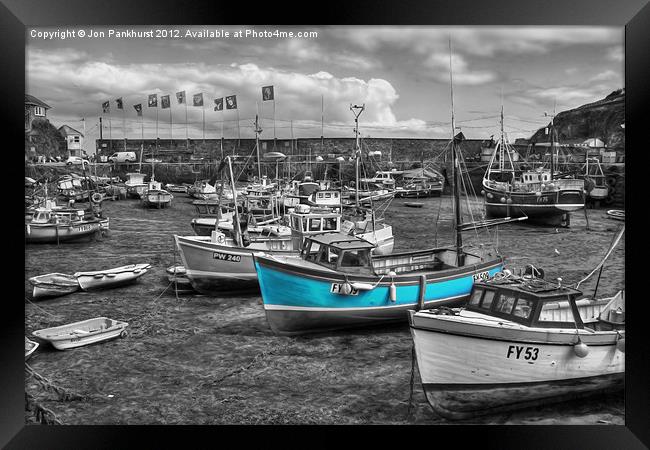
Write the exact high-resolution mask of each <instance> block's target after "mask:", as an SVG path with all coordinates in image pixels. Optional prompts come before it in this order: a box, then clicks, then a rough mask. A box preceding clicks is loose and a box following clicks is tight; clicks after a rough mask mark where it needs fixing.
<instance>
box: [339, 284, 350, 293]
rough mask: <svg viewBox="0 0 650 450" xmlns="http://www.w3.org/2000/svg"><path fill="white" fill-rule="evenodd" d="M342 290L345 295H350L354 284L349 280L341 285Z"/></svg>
mask: <svg viewBox="0 0 650 450" xmlns="http://www.w3.org/2000/svg"><path fill="white" fill-rule="evenodd" d="M341 292H343V294H344V295H350V294H351V293H352V285H351V284H350V283H348V282H345V283H343V285H342V286H341Z"/></svg>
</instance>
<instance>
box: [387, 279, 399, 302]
mask: <svg viewBox="0 0 650 450" xmlns="http://www.w3.org/2000/svg"><path fill="white" fill-rule="evenodd" d="M388 293H389V298H390V301H391V302H396V301H397V287H396V286H395V283H391V284H390V286H389V287H388Z"/></svg>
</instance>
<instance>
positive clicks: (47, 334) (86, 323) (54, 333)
mask: <svg viewBox="0 0 650 450" xmlns="http://www.w3.org/2000/svg"><path fill="white" fill-rule="evenodd" d="M128 326H129V324H128V323H126V322H122V321H119V320H115V319H109V318H108V317H96V318H94V319H88V320H82V321H80V322H74V323H70V324H67V325H61V326H58V327H52V328H45V329H43V330H38V331H34V332H33V333H32V335H34V336H35V337H37V338H39V339H42V340H44V341H46V342H49V343H51V344H52V345H53V346H54V348H56V349H57V350H65V349H68V348H75V347H82V346H84V345H89V344H94V343H97V342H102V341H106V340H108V339H113V338H116V337H118V336H121V337H125V336H126V334H127V333H126V327H128Z"/></svg>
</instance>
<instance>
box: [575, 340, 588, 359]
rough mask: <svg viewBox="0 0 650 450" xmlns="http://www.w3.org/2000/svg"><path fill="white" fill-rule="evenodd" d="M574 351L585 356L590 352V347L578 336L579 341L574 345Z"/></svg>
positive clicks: (581, 356)
mask: <svg viewBox="0 0 650 450" xmlns="http://www.w3.org/2000/svg"><path fill="white" fill-rule="evenodd" d="M573 351H574V352H575V354H576V355H577V356H578V357H579V358H584V357H585V356H587V355H588V354H589V347H587V344H585V343H584V342H582V341H581V340H580V338H578V343H577V344H575V345H574V346H573Z"/></svg>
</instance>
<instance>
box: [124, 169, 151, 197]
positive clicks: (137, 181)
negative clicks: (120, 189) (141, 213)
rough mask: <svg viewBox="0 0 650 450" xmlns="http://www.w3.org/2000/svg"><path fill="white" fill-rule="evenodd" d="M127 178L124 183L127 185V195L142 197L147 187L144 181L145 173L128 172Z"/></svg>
mask: <svg viewBox="0 0 650 450" xmlns="http://www.w3.org/2000/svg"><path fill="white" fill-rule="evenodd" d="M126 176H127V180H126V182H125V183H124V184H125V186H126V195H127V197H129V198H141V197H142V194H143V193H144V191H145V190H146V189H147V184H146V183H145V182H144V177H145V176H146V175H145V174H144V173H140V172H130V173H127V174H126Z"/></svg>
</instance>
